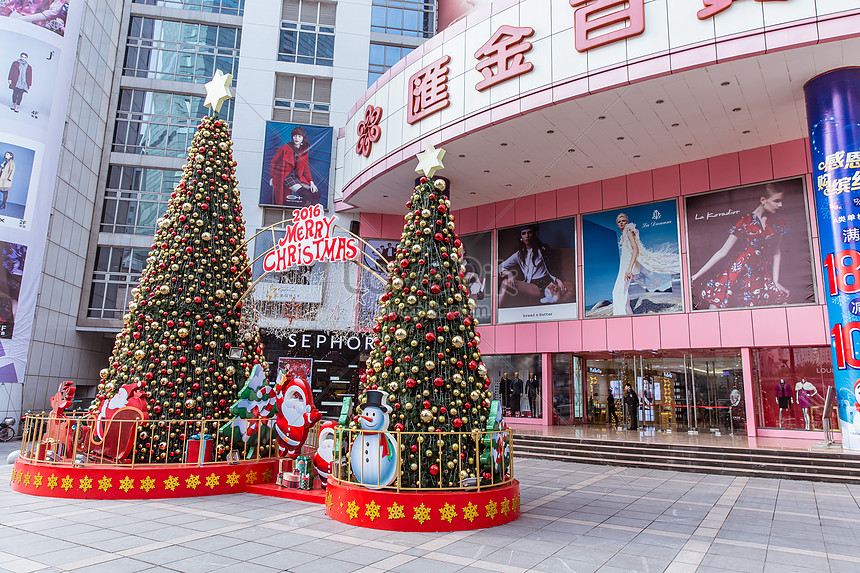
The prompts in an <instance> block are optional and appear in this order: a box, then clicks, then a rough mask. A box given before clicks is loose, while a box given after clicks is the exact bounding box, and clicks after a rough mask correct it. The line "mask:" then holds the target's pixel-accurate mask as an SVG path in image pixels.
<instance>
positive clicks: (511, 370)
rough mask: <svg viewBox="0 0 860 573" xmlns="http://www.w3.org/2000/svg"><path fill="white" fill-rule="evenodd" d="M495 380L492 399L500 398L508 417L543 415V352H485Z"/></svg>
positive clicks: (491, 378)
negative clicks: (487, 353) (492, 353)
mask: <svg viewBox="0 0 860 573" xmlns="http://www.w3.org/2000/svg"><path fill="white" fill-rule="evenodd" d="M482 358H483V360H484V364H485V365H486V367H487V375H488V377H489V378H490V380H493V381H494V384H493V387H492V389H493V399H494V400H500V401H501V404H502V406H503V407H504V409H505V416H507V417H509V418H541V417H543V411H542V410H543V407H542V402H541V400H542V398H541V394H542V391H543V387H542V382H541V380H542V374H543V370H541V368H542V356H541V355H540V354H495V355H492V356H483V357H482Z"/></svg>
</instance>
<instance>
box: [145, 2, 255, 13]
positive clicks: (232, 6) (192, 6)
mask: <svg viewBox="0 0 860 573" xmlns="http://www.w3.org/2000/svg"><path fill="white" fill-rule="evenodd" d="M132 3H133V4H147V5H149V6H164V7H165V8H178V9H180V10H192V11H196V12H213V13H215V14H229V15H232V16H241V15H242V13H243V12H244V10H245V0H132Z"/></svg>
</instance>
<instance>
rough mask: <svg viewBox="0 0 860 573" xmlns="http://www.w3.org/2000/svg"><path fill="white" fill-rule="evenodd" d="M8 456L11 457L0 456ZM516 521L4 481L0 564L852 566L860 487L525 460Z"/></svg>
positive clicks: (367, 568) (679, 570)
mask: <svg viewBox="0 0 860 573" xmlns="http://www.w3.org/2000/svg"><path fill="white" fill-rule="evenodd" d="M3 457H4V459H3V460H2V461H5V455H4V456H3ZM516 471H517V477H518V478H519V479H520V481H521V483H522V515H521V517H520V519H519V520H517V521H516V522H514V523H512V524H509V525H504V526H500V527H495V528H491V529H485V530H479V531H474V532H463V533H451V534H433V533H422V534H418V533H391V532H383V531H376V530H367V529H358V528H354V527H351V526H348V525H343V524H340V523H336V522H334V521H331V520H330V519H328V518H327V517H326V516H325V514H324V513H323V509H322V506H318V505H312V504H306V503H301V502H290V501H284V500H274V499H270V498H265V497H260V496H255V495H251V494H238V495H229V496H219V497H210V498H205V497H201V498H190V499H183V500H175V501H167V500H165V501H151V502H135V501H63V500H55V499H50V498H37V497H30V496H26V495H23V494H18V493H14V492H12V491H10V490H9V489H8V487H7V484H8V481H9V478H10V477H11V472H12V466H9V465H0V524H2V525H0V570H2V571H15V572H18V573H28V572H30V571H69V570H73V571H87V572H100V571H105V572H109V573H123V572H133V571H159V570H160V571H170V570H175V571H187V572H209V571H219V572H227V571H237V572H241V573H253V572H255V571H290V572H295V573H301V572H311V573H328V572H338V573H343V572H348V571H361V572H367V573H375V572H379V571H403V572H416V573H448V572H454V571H498V572H512V573H513V572H525V571H548V572H553V573H558V572H568V571H574V572H577V573H580V572H581V573H589V572H594V571H600V572H601V573H616V572H617V573H621V572H625V573H626V572H630V571H643V572H661V571H665V572H667V573H683V572H688V571H689V572H692V571H698V572H701V573H706V572H725V571H757V572H771V571H772V572H779V573H786V572H794V571H796V572H806V571H809V572H813V571H814V572H818V573H820V572H823V571H834V572H837V571H838V572H845V573H848V572H856V571H860V507H858V503H860V487H855V486H846V485H834V484H819V483H811V482H802V481H788V480H770V479H748V478H733V477H727V476H713V475H701V474H693V473H676V472H669V471H647V470H639V469H623V468H608V467H605V466H589V465H580V464H570V463H563V462H548V461H542V460H519V461H517V463H516Z"/></svg>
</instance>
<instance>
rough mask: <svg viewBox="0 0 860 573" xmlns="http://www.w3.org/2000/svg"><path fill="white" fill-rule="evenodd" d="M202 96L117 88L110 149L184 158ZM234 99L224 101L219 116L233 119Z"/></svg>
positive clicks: (202, 109) (200, 112) (200, 111)
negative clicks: (112, 138)
mask: <svg viewBox="0 0 860 573" xmlns="http://www.w3.org/2000/svg"><path fill="white" fill-rule="evenodd" d="M203 101H204V98H202V97H197V96H191V95H183V94H171V93H160V92H149V91H143V90H133V89H122V90H120V97H119V109H118V110H117V117H116V128H115V130H114V140H113V148H112V149H113V151H118V152H121V153H139V154H146V155H162V156H167V157H185V150H186V148H187V147H188V146H189V145H190V144H191V140H192V139H193V137H194V132H195V130H196V129H197V124H198V123H199V121H200V118H201V117H203V116H205V115H206V113H207V109H206V108H205V107H203ZM232 104H233V101H232V100H229V101H227V102H225V103H224V105H223V107H222V108H221V111H220V114H219V115H220V116H221V117H223V118H224V119H226V120H227V121H232V120H233V105H232Z"/></svg>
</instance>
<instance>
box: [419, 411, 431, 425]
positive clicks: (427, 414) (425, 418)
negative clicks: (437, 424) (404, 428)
mask: <svg viewBox="0 0 860 573" xmlns="http://www.w3.org/2000/svg"><path fill="white" fill-rule="evenodd" d="M421 421H422V422H424V423H425V424H428V423H430V422H431V421H433V412H431V411H430V410H421Z"/></svg>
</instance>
